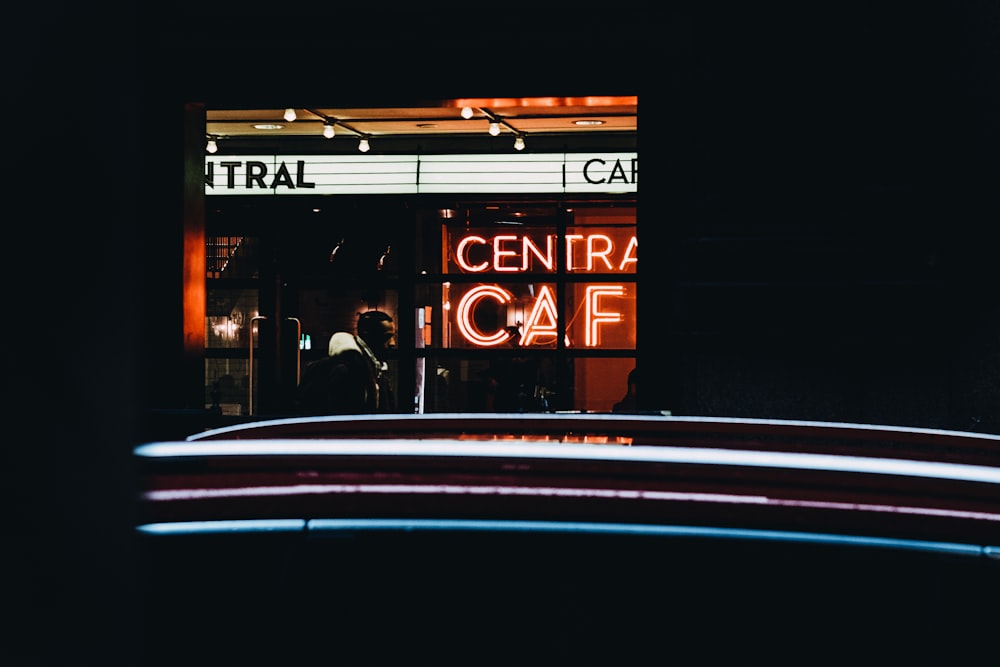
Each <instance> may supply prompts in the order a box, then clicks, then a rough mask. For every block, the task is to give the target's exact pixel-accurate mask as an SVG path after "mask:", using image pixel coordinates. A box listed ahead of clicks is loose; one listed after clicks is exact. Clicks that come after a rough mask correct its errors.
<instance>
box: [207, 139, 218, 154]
mask: <svg viewBox="0 0 1000 667" xmlns="http://www.w3.org/2000/svg"><path fill="white" fill-rule="evenodd" d="M205 150H206V151H208V152H209V153H215V152H216V151H218V150H219V144H217V143H215V139H214V138H212V139H209V140H208V143H207V144H206V145H205Z"/></svg>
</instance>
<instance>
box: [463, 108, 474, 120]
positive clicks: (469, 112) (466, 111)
mask: <svg viewBox="0 0 1000 667" xmlns="http://www.w3.org/2000/svg"><path fill="white" fill-rule="evenodd" d="M462 118H464V119H466V120H468V119H470V118H472V107H462Z"/></svg>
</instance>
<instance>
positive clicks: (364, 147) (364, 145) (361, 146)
mask: <svg viewBox="0 0 1000 667" xmlns="http://www.w3.org/2000/svg"><path fill="white" fill-rule="evenodd" d="M358 150H359V151H361V152H362V153H367V152H368V151H369V150H371V146H370V145H368V138H367V137H361V140H360V141H358Z"/></svg>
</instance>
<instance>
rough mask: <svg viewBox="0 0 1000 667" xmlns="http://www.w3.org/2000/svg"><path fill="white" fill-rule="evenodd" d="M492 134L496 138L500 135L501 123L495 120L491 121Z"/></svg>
mask: <svg viewBox="0 0 1000 667" xmlns="http://www.w3.org/2000/svg"><path fill="white" fill-rule="evenodd" d="M490 134H492V135H493V136H494V137H495V136H497V135H498V134H500V123H498V122H496V121H495V120H492V121H490Z"/></svg>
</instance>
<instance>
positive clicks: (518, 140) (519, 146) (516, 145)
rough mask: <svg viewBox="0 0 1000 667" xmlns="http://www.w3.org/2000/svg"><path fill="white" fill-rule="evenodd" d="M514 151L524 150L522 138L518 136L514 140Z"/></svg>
mask: <svg viewBox="0 0 1000 667" xmlns="http://www.w3.org/2000/svg"><path fill="white" fill-rule="evenodd" d="M514 150H516V151H523V150H524V137H522V136H521V135H520V134H519V135H517V137H516V138H515V139H514Z"/></svg>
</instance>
